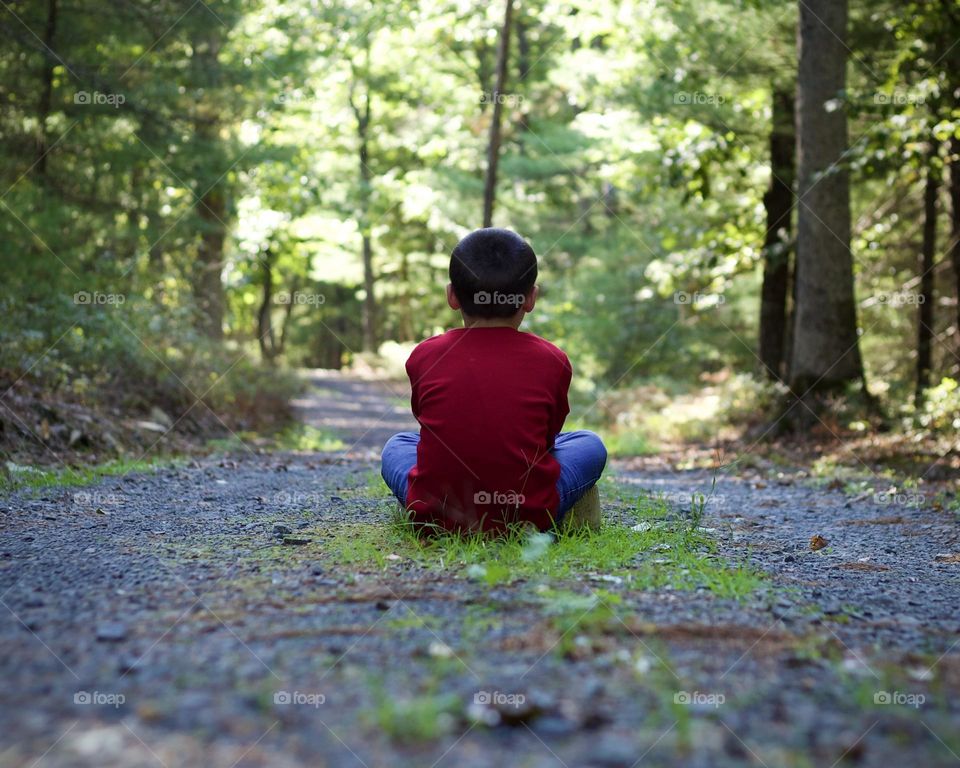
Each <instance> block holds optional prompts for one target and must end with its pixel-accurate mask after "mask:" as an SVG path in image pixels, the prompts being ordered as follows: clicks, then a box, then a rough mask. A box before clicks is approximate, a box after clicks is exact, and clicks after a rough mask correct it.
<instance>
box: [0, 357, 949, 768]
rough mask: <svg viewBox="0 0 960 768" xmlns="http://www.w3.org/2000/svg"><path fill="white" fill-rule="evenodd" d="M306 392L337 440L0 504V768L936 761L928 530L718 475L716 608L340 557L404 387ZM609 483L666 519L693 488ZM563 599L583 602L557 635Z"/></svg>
mask: <svg viewBox="0 0 960 768" xmlns="http://www.w3.org/2000/svg"><path fill="white" fill-rule="evenodd" d="M313 381H314V384H315V390H314V392H313V393H312V394H311V395H310V396H308V397H306V398H305V399H304V401H303V402H301V403H299V404H298V405H299V407H300V408H301V409H302V413H303V414H304V419H305V421H307V422H308V423H310V424H313V425H314V426H317V427H320V428H323V429H329V430H334V431H337V432H338V433H339V434H340V435H341V436H342V439H343V441H344V444H345V446H346V448H345V450H344V451H340V452H336V453H332V454H261V453H258V452H256V451H254V450H249V449H248V450H241V451H239V452H237V453H235V454H233V455H230V456H226V457H218V458H211V459H209V460H205V461H201V462H193V463H191V464H190V465H184V466H177V467H171V468H169V469H164V470H160V471H158V472H156V473H154V474H135V475H129V476H125V477H120V478H109V479H106V480H104V481H102V482H101V483H99V484H98V485H95V486H89V487H85V488H52V489H44V490H42V491H39V492H36V493H30V492H22V493H18V494H15V495H12V496H9V497H6V498H0V520H2V523H3V524H2V530H0V612H2V614H3V621H2V623H0V673H2V675H3V679H4V683H5V684H4V686H2V687H0V715H2V719H3V722H4V724H5V725H4V727H3V728H2V729H0V767H5V766H18V767H19V766H33V765H41V766H88V765H89V766H94V765H96V766H104V765H105V766H140V765H143V766H148V765H150V766H156V765H166V766H179V765H203V766H224V768H232V766H285V765H290V766H323V765H330V766H341V765H342V766H349V765H358V766H362V765H366V766H381V765H383V766H388V765H389V766H398V765H399V766H443V765H450V766H454V765H455V766H503V765H505V764H510V765H518V766H558V765H559V766H564V765H566V766H571V767H572V766H636V765H644V766H648V765H654V766H672V765H681V764H682V765H686V766H727V765H730V766H733V765H768V766H771V768H772V766H780V765H786V766H798V767H800V766H820V765H823V766H826V767H827V768H831V766H834V765H843V764H844V763H856V764H857V765H868V766H873V765H876V766H880V765H887V764H889V763H890V762H891V761H899V762H902V763H903V764H923V765H932V766H940V765H943V766H947V765H955V764H956V763H957V762H958V757H957V754H960V743H958V736H957V733H958V730H960V729H958V728H957V727H956V726H957V723H958V722H960V700H958V697H957V696H956V691H957V690H958V687H960V653H958V642H960V617H958V611H957V606H958V605H960V562H957V561H955V560H954V559H952V557H953V556H954V554H955V553H957V552H958V551H960V544H958V537H957V526H956V521H955V520H954V519H953V518H951V517H949V516H947V515H945V514H944V513H937V512H934V511H931V510H929V509H928V508H926V507H917V506H911V504H910V503H901V504H898V503H889V501H888V500H885V499H883V498H882V497H875V496H874V495H872V494H867V495H866V496H864V495H863V492H858V493H857V494H850V495H848V494H845V493H844V492H843V491H842V490H840V489H833V490H831V489H827V488H822V487H817V486H816V485H814V484H812V483H810V482H809V481H808V480H805V479H803V478H802V477H800V476H798V475H796V474H791V473H785V472H783V471H782V470H772V469H771V470H770V471H765V470H762V469H760V470H751V471H750V472H749V473H746V474H740V475H727V476H723V477H720V478H719V479H718V482H717V486H716V489H715V493H714V495H713V496H711V497H710V498H709V499H708V501H707V503H706V506H705V511H706V514H705V517H704V519H703V520H702V521H701V525H702V526H703V527H704V528H705V529H706V533H708V534H709V535H710V536H711V537H713V538H714V539H715V540H716V542H717V551H716V553H715V554H713V555H709V556H710V557H712V558H719V559H720V560H719V561H724V560H726V561H730V562H741V561H743V562H748V563H751V564H752V565H753V567H755V568H758V569H760V570H762V571H763V572H764V573H765V574H766V576H765V579H764V581H763V583H762V584H761V585H760V586H759V587H758V588H757V589H755V590H754V591H752V592H751V593H750V594H748V595H746V596H745V597H744V598H743V599H740V600H737V599H732V598H724V597H719V596H717V594H716V593H715V591H712V590H711V589H709V588H706V587H702V586H700V587H696V588H678V587H672V586H668V587H663V588H658V589H646V588H642V587H639V586H634V585H635V583H636V582H634V581H631V578H630V573H629V572H627V573H623V574H621V575H620V576H613V575H612V574H607V573H604V572H602V571H598V570H595V569H591V568H589V567H588V568H584V569H582V571H580V572H578V574H577V575H576V576H575V577H574V578H573V579H568V580H567V581H564V582H563V583H560V582H559V581H558V582H556V583H554V582H550V583H542V582H538V581H537V580H533V579H531V580H527V581H521V582H515V583H511V584H495V585H493V586H488V585H487V584H485V583H484V582H483V581H482V580H477V579H476V578H471V577H468V575H466V574H465V573H464V572H463V571H462V570H457V569H456V568H455V567H453V566H452V564H445V565H444V566H442V567H433V568H426V567H423V566H422V565H421V564H418V563H416V562H413V561H410V560H407V559H405V558H400V557H397V558H396V559H391V558H386V559H382V560H381V561H379V562H371V561H370V560H369V557H368V556H367V553H366V552H365V550H358V551H357V552H354V553H352V555H351V557H353V558H354V559H353V560H352V561H351V563H350V564H349V565H345V564H343V562H344V556H343V552H342V551H339V550H342V549H343V548H344V547H345V546H346V545H347V544H348V543H350V542H351V541H353V540H354V539H355V540H356V541H357V542H361V541H362V535H361V534H362V532H363V531H365V530H366V531H369V530H370V529H371V527H372V526H378V525H385V524H386V521H387V519H388V516H389V514H390V509H391V506H392V505H391V502H390V500H389V499H388V498H386V497H385V496H384V495H383V494H382V493H381V492H380V491H379V489H377V487H376V483H375V479H376V474H375V473H376V460H375V455H376V451H377V450H378V448H379V446H380V445H382V443H383V441H384V440H385V439H386V437H388V436H389V435H390V434H392V433H393V432H395V431H397V430H399V429H406V428H411V427H412V426H413V425H412V420H411V419H410V418H409V416H408V414H407V412H406V408H405V406H404V405H403V404H402V400H401V398H405V397H406V395H407V393H406V391H405V390H403V389H401V387H400V386H399V385H393V384H384V383H382V382H370V381H361V380H355V379H350V378H347V377H343V376H340V375H337V374H329V373H315V374H313ZM611 473H612V474H613V475H614V476H615V478H616V480H617V481H618V483H619V484H620V486H621V489H622V490H624V493H625V494H626V497H629V495H630V492H631V491H632V492H640V490H641V489H643V490H650V491H653V492H655V493H663V494H664V495H665V496H666V498H667V499H668V500H669V501H670V502H671V504H672V505H673V506H674V507H675V508H677V509H678V510H679V511H680V512H683V511H684V508H686V507H689V506H690V504H689V497H690V495H691V493H693V492H696V491H698V490H700V491H709V489H710V487H711V484H712V477H711V476H710V475H709V473H703V472H671V471H669V470H663V469H659V470H656V471H653V470H651V471H628V470H627V469H626V468H625V465H622V464H619V463H618V462H614V463H613V465H612V467H611ZM609 488H610V490H608V491H606V501H605V513H606V514H607V516H608V518H609V519H611V520H613V521H616V520H625V519H626V516H627V514H628V512H629V502H628V501H624V500H623V499H619V500H618V499H617V498H616V496H615V494H614V493H613V491H612V486H610V487H609ZM907 501H908V502H909V500H907ZM894 502H896V500H894ZM351 526H354V527H351ZM344 531H348V532H352V531H356V532H357V535H356V536H355V537H354V536H352V535H351V534H348V535H346V536H343V535H340V536H339V537H338V532H339V534H342V533H343V532H344ZM298 535H302V537H303V539H304V540H307V542H308V543H306V544H303V545H294V544H290V545H284V544H283V543H281V542H282V541H283V540H284V537H286V538H287V539H290V540H292V541H296V540H298ZM624 535H630V533H629V529H628V528H627V527H625V528H624ZM813 535H820V536H822V537H823V538H824V539H826V540H827V541H828V542H829V543H828V544H827V545H826V546H825V547H823V548H822V549H820V550H817V551H813V550H811V548H810V537H811V536H813ZM338 548H339V549H338ZM644 557H645V558H646V559H644V560H643V562H638V564H637V573H640V572H641V571H640V569H641V568H642V567H643V565H644V563H646V564H647V567H649V565H650V563H653V564H654V565H655V564H656V563H658V562H663V563H664V567H667V564H668V563H669V559H670V558H671V557H672V554H671V553H670V552H669V551H662V552H661V551H657V552H651V553H646V554H645V556H644ZM650 558H653V559H652V560H651V559H650ZM956 560H960V558H956ZM719 561H718V562H719ZM628 570H629V569H628ZM731 578H733V577H731ZM560 591H563V592H564V593H582V594H583V596H584V597H590V596H591V595H601V596H604V597H603V598H602V599H604V600H605V601H607V602H605V603H604V606H603V607H604V608H606V609H607V612H606V613H603V614H602V615H600V614H598V612H597V611H596V610H595V608H596V605H594V604H585V605H587V607H586V608H584V609H583V610H580V609H581V608H582V607H583V606H582V605H579V604H578V608H577V610H576V612H575V613H574V614H571V620H570V622H569V624H568V625H564V624H562V623H559V624H558V621H557V619H556V616H555V610H556V604H557V600H558V598H557V597H556V593H559V592H560ZM551 601H552V602H551ZM591 605H593V608H591V607H590V606H591ZM601 618H602V619H603V620H602V621H600V619H601ZM511 697H512V698H511ZM520 698H522V699H523V702H522V703H520V702H519V699H520ZM491 702H493V703H494V704H497V707H494V708H491V707H490V706H487V705H488V704H489V703H491ZM494 710H496V714H495V715H491V712H492V711H494ZM491 718H493V719H497V720H499V725H494V724H493V720H492V719H491Z"/></svg>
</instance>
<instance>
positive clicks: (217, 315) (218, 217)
mask: <svg viewBox="0 0 960 768" xmlns="http://www.w3.org/2000/svg"><path fill="white" fill-rule="evenodd" d="M197 213H198V214H199V216H200V228H201V233H200V244H199V246H198V247H197V263H196V264H195V266H194V282H193V292H194V300H195V301H196V304H197V309H198V311H199V319H198V327H199V329H200V330H201V331H202V332H203V333H204V334H206V335H207V336H209V337H210V338H211V339H216V340H219V339H222V338H223V316H224V309H225V305H226V300H225V297H224V291H223V280H222V279H221V273H222V272H223V245H224V242H225V240H226V230H225V227H224V224H223V222H224V219H225V218H226V215H227V204H226V198H225V196H224V193H223V191H222V190H220V189H217V188H214V189H211V190H209V191H207V192H206V193H205V194H204V195H203V196H202V197H201V198H200V202H199V203H198V204H197Z"/></svg>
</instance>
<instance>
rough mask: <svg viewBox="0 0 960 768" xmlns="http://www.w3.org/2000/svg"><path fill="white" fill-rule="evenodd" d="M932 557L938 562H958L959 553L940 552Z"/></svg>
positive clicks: (959, 558)
mask: <svg viewBox="0 0 960 768" xmlns="http://www.w3.org/2000/svg"><path fill="white" fill-rule="evenodd" d="M933 559H934V561H936V562H938V563H960V554H940V555H937V556H936V557H934V558H933Z"/></svg>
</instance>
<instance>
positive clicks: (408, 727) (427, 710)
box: [361, 685, 463, 743]
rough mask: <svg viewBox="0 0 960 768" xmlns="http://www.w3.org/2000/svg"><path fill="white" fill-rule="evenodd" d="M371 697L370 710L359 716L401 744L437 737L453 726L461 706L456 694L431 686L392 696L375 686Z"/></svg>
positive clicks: (431, 739)
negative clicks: (417, 691)
mask: <svg viewBox="0 0 960 768" xmlns="http://www.w3.org/2000/svg"><path fill="white" fill-rule="evenodd" d="M374 700H375V703H374V706H373V707H372V709H370V710H368V711H367V712H364V713H361V719H363V720H365V721H366V723H367V725H368V726H369V727H373V728H376V729H377V730H378V731H379V732H381V733H385V734H386V735H387V736H388V737H389V738H390V739H392V740H393V741H397V742H401V743H420V742H426V741H433V740H434V739H438V738H440V737H441V736H443V735H444V734H445V733H448V732H449V731H450V730H451V729H452V728H453V727H454V726H455V725H456V723H457V720H458V717H459V716H460V714H461V710H462V709H463V706H462V703H461V701H460V699H459V697H458V696H456V695H455V694H452V693H439V692H438V691H437V689H436V686H435V685H434V686H430V687H429V688H428V689H427V690H426V691H424V692H422V693H416V694H412V695H408V696H394V695H391V694H389V693H387V692H386V691H384V690H383V689H382V688H380V687H376V688H375V689H374Z"/></svg>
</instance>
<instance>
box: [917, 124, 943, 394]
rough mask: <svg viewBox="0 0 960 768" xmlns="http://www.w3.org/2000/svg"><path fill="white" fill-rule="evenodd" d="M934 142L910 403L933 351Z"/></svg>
mask: <svg viewBox="0 0 960 768" xmlns="http://www.w3.org/2000/svg"><path fill="white" fill-rule="evenodd" d="M937 149H938V145H937V143H936V141H935V140H933V139H932V138H931V144H930V151H929V153H928V155H927V169H926V170H927V178H926V183H925V184H924V188H923V244H922V246H921V248H920V293H919V294H918V295H917V383H916V390H915V392H914V396H913V397H914V402H915V403H916V404H917V405H918V406H919V405H920V404H921V403H922V402H923V390H925V389H926V388H927V387H929V386H930V368H931V365H932V350H933V301H934V296H933V259H934V255H935V251H936V247H937V194H938V193H939V191H940V174H939V171H938V169H937V166H936V163H937Z"/></svg>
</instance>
